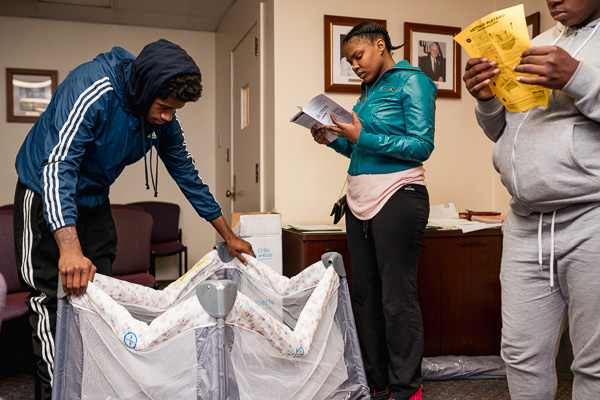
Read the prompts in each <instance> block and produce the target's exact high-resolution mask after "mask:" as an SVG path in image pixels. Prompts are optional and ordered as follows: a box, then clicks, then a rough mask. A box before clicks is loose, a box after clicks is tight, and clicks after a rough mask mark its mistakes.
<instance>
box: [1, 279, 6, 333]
mask: <svg viewBox="0 0 600 400" xmlns="http://www.w3.org/2000/svg"><path fill="white" fill-rule="evenodd" d="M5 302H6V281H5V280H4V276H3V275H2V273H1V272H0V325H2V315H3V313H4V303H5Z"/></svg>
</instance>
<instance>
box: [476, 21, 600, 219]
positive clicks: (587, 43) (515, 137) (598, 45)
mask: <svg viewBox="0 0 600 400" xmlns="http://www.w3.org/2000/svg"><path fill="white" fill-rule="evenodd" d="M599 24H600V19H597V20H595V21H593V22H590V23H589V24H588V25H586V26H584V27H582V28H579V29H577V28H572V27H564V26H563V25H561V24H558V25H557V26H556V27H554V28H552V29H550V30H548V31H546V32H544V33H543V34H541V35H540V36H538V37H536V38H535V39H534V40H533V42H532V45H533V46H546V45H551V44H555V45H557V46H560V47H561V48H563V49H565V50H566V51H567V52H568V53H569V54H570V55H571V56H573V57H574V58H575V59H577V60H579V61H580V63H579V67H578V68H577V70H576V71H575V73H574V74H573V76H572V77H571V79H570V80H569V82H567V84H566V85H565V87H564V88H563V89H562V90H551V91H550V99H549V101H548V106H546V107H535V108H533V109H531V110H529V111H527V112H519V113H517V112H508V111H507V110H506V109H505V108H504V107H503V106H502V104H501V103H500V101H499V100H498V99H497V98H493V99H492V100H490V101H478V102H477V106H476V108H475V114H476V116H477V121H478V122H479V125H480V126H481V127H482V128H483V130H484V132H485V134H486V135H487V136H488V137H489V138H490V139H491V140H493V141H494V142H496V145H495V146H494V153H493V161H494V167H495V168H496V170H497V171H498V172H499V173H500V175H501V180H502V183H503V184H504V186H506V188H507V189H508V191H509V193H510V194H511V195H512V200H511V202H510V206H511V209H512V210H513V212H515V213H516V214H519V215H522V216H527V215H529V214H531V213H534V212H543V213H546V212H551V211H556V210H559V209H561V208H563V207H567V206H570V205H574V204H579V203H589V202H600V29H598V25H599Z"/></svg>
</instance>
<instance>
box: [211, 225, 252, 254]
mask: <svg viewBox="0 0 600 400" xmlns="http://www.w3.org/2000/svg"><path fill="white" fill-rule="evenodd" d="M210 224H211V225H212V226H213V227H214V228H215V230H216V231H217V232H219V234H220V235H221V236H222V237H223V239H225V244H226V245H227V250H228V251H229V254H231V255H232V256H234V257H236V258H237V259H238V260H240V261H241V262H242V263H243V264H244V265H248V261H246V259H245V258H244V257H243V256H242V253H246V254H248V255H250V256H252V257H256V256H255V255H254V251H253V250H252V245H251V244H250V243H248V242H246V241H245V240H244V239H241V238H239V237H237V236H235V234H234V233H233V231H232V230H231V228H230V227H229V225H227V222H225V218H223V216H222V215H221V216H219V217H217V218H215V219H213V220H212V221H210Z"/></svg>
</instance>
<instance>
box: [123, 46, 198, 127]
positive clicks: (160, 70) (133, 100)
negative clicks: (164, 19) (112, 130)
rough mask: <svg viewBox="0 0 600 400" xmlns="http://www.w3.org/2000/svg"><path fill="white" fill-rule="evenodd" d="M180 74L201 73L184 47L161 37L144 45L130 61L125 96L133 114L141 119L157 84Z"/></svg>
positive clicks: (156, 88)
mask: <svg viewBox="0 0 600 400" xmlns="http://www.w3.org/2000/svg"><path fill="white" fill-rule="evenodd" d="M181 74H201V73H200V68H198V65H196V63H195V62H194V60H193V59H192V57H190V56H189V55H188V53H187V52H186V51H185V50H184V49H182V48H181V47H179V46H178V45H176V44H175V43H171V42H169V41H168V40H165V39H159V40H157V41H156V42H153V43H150V44H148V45H146V46H145V47H144V48H143V49H142V51H141V52H140V54H139V55H138V57H137V58H136V59H135V60H134V61H133V62H132V63H131V77H130V80H129V87H128V93H127V99H128V102H129V107H130V108H131V110H132V111H133V113H134V115H136V116H137V117H139V118H140V119H143V118H144V117H145V116H146V113H147V112H148V110H149V109H150V106H151V105H152V103H153V102H154V99H155V98H156V92H157V90H158V87H159V86H160V85H161V84H162V83H163V82H164V81H166V80H167V79H169V78H172V77H173V76H175V75H181Z"/></svg>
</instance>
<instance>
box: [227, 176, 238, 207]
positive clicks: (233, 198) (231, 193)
mask: <svg viewBox="0 0 600 400" xmlns="http://www.w3.org/2000/svg"><path fill="white" fill-rule="evenodd" d="M235 183H236V176H235V175H234V176H233V189H232V190H229V189H227V191H226V192H225V196H227V198H230V197H231V199H232V200H234V201H235V187H236V185H235Z"/></svg>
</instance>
